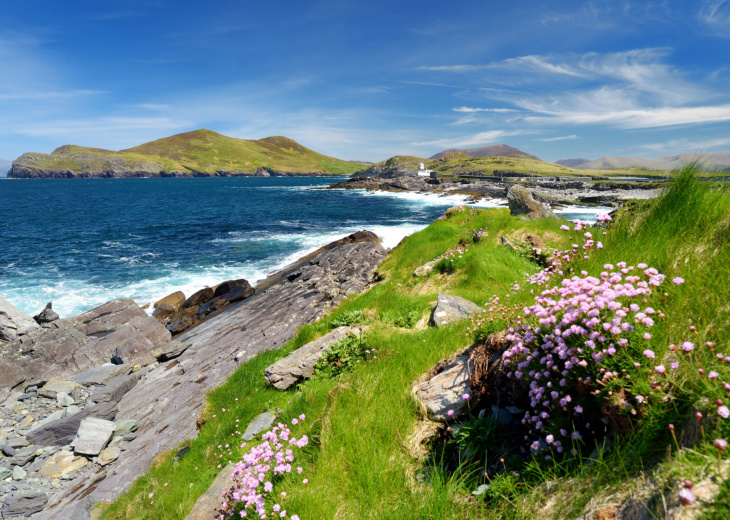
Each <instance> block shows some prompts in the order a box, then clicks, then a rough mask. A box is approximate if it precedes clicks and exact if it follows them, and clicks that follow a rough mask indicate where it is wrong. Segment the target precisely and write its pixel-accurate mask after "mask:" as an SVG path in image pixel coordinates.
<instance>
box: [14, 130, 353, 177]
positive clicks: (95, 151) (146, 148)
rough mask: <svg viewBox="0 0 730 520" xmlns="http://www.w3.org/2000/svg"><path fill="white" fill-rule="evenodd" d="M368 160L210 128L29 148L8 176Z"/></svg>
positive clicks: (165, 172) (327, 169) (204, 170)
mask: <svg viewBox="0 0 730 520" xmlns="http://www.w3.org/2000/svg"><path fill="white" fill-rule="evenodd" d="M363 166H365V165H364V164H361V163H353V162H350V161H343V160H340V159H336V158H334V157H328V156H326V155H322V154H320V153H317V152H315V151H313V150H310V149H309V148H306V147H304V146H302V145H300V144H299V143H297V142H296V141H293V140H292V139H289V138H287V137H279V136H277V137H267V138H264V139H260V140H244V139H236V138H233V137H227V136H225V135H222V134H219V133H216V132H212V131H210V130H204V129H203V130H196V131H193V132H186V133H183V134H177V135H173V136H170V137H165V138H163V139H158V140H156V141H152V142H149V143H144V144H141V145H139V146H135V147H134V148H129V149H126V150H120V151H118V152H116V151H112V150H103V149H99V148H86V147H82V146H75V145H65V146H61V147H60V148H57V149H56V150H54V151H53V153H51V154H42V153H26V154H23V155H22V156H21V157H19V158H18V159H16V160H15V161H14V162H13V167H12V170H11V172H10V174H9V176H10V177H25V178H28V177H61V178H73V177H157V176H163V177H166V176H170V177H190V176H203V177H207V176H224V177H225V176H241V175H259V176H266V175H296V174H333V175H334V174H349V173H352V172H354V171H356V170H358V169H361V168H362V167H363Z"/></svg>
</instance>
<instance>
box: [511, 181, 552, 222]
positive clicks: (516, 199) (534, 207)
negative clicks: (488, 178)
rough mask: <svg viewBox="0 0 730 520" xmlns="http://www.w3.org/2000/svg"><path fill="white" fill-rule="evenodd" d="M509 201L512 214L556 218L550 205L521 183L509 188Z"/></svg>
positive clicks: (535, 217)
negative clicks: (537, 198) (537, 197)
mask: <svg viewBox="0 0 730 520" xmlns="http://www.w3.org/2000/svg"><path fill="white" fill-rule="evenodd" d="M507 201H508V203H509V212H510V214H511V215H527V217H528V218H529V219H530V220H534V219H538V218H555V214H554V213H553V210H551V209H550V206H549V205H547V204H544V203H542V202H539V201H537V200H535V198H534V197H533V195H532V192H531V191H530V190H528V189H527V188H525V187H524V186H520V185H519V184H514V185H512V186H511V187H510V188H509V190H507Z"/></svg>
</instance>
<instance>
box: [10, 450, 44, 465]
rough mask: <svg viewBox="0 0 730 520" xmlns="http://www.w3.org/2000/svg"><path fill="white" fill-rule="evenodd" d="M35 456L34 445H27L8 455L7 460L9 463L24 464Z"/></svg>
mask: <svg viewBox="0 0 730 520" xmlns="http://www.w3.org/2000/svg"><path fill="white" fill-rule="evenodd" d="M36 456H37V453H36V448H35V447H34V446H28V447H26V448H23V449H22V450H20V451H19V452H18V453H16V454H15V455H13V456H12V457H10V460H9V461H8V462H10V464H11V465H16V466H25V465H26V464H28V463H29V462H30V461H32V460H33V459H35V458H36Z"/></svg>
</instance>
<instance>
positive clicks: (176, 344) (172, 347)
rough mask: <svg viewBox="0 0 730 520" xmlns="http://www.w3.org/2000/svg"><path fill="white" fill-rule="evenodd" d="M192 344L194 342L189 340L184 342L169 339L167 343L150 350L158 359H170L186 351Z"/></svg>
mask: <svg viewBox="0 0 730 520" xmlns="http://www.w3.org/2000/svg"><path fill="white" fill-rule="evenodd" d="M191 345H192V343H190V342H189V341H186V342H184V343H183V342H182V341H168V342H167V343H164V344H162V345H160V346H159V347H157V348H154V349H152V350H151V351H150V352H151V353H152V355H153V356H155V357H156V358H157V360H158V361H169V360H170V359H174V358H176V357H178V356H179V355H180V354H182V353H183V352H185V351H186V350H187V349H188V348H190V346H191Z"/></svg>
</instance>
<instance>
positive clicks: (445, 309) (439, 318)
mask: <svg viewBox="0 0 730 520" xmlns="http://www.w3.org/2000/svg"><path fill="white" fill-rule="evenodd" d="M480 310H481V307H479V305H477V304H476V303H474V302H470V301H469V300H465V299H464V298H460V297H458V296H452V295H450V294H445V293H439V295H438V300H437V301H436V306H435V307H434V308H433V311H432V312H431V323H433V324H434V325H435V326H436V327H443V326H444V325H447V324H449V323H453V322H455V321H459V320H463V319H464V318H468V317H469V316H471V315H472V314H474V313H476V312H479V311H480Z"/></svg>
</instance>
